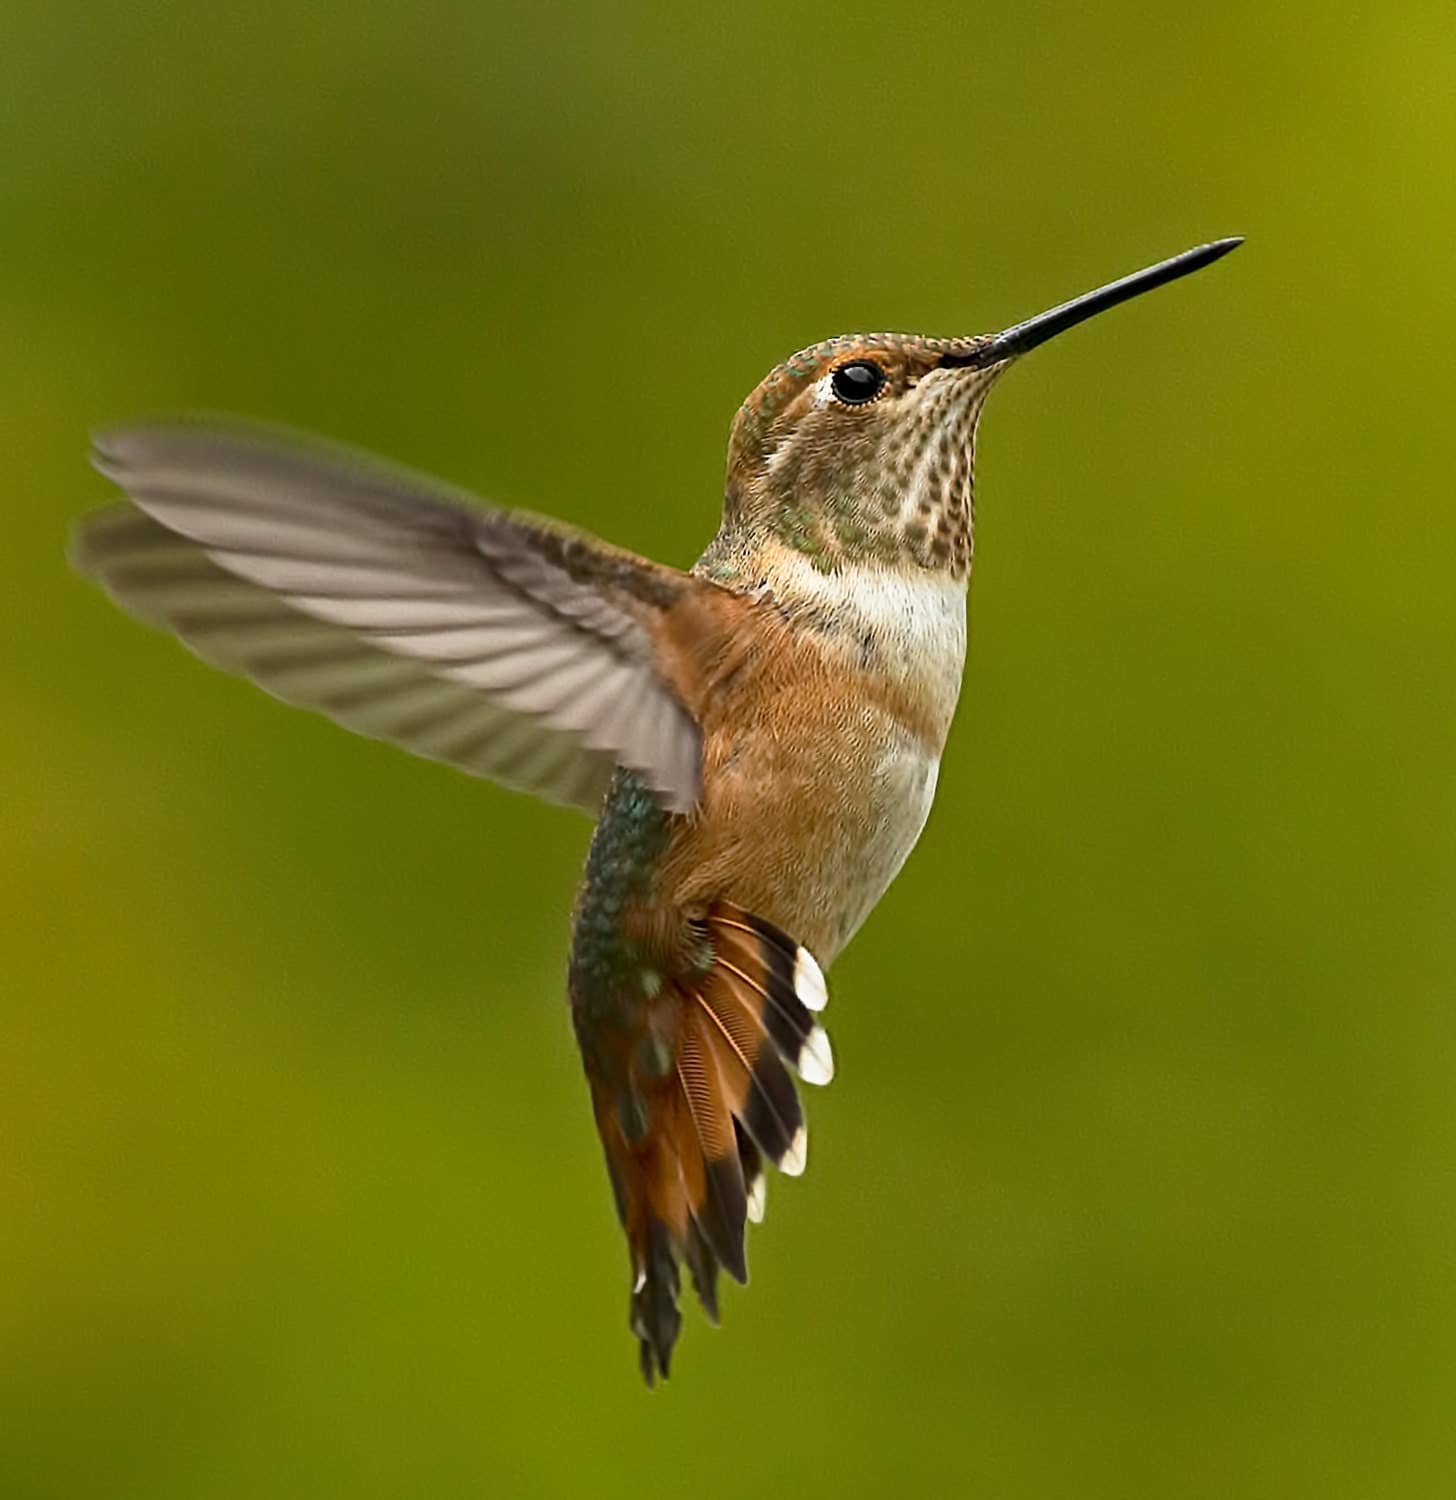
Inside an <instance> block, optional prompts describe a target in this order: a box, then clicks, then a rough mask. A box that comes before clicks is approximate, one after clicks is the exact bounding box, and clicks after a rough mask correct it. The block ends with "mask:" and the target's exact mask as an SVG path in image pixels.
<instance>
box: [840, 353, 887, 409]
mask: <svg viewBox="0 0 1456 1500" xmlns="http://www.w3.org/2000/svg"><path fill="white" fill-rule="evenodd" d="M829 383H830V385H831V386H833V388H834V394H835V395H836V396H838V397H839V399H840V400H841V401H843V402H844V404H845V405H846V406H863V405H864V404H865V402H866V401H873V400H874V399H875V397H876V396H878V395H879V394H880V392H881V391H882V390H884V388H885V372H884V371H883V370H882V369H881V368H880V367H879V366H878V365H877V364H875V363H874V362H873V361H871V360H868V359H856V360H851V361H850V362H849V364H847V365H840V367H839V368H838V369H837V370H836V371H835V372H834V374H833V376H832V377H831V378H830V382H829Z"/></svg>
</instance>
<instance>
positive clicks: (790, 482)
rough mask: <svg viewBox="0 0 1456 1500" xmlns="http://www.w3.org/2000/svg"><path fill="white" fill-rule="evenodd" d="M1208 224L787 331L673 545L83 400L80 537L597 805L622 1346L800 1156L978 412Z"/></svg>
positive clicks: (150, 579)
mask: <svg viewBox="0 0 1456 1500" xmlns="http://www.w3.org/2000/svg"><path fill="white" fill-rule="evenodd" d="M1239 243H1241V241H1240V240H1239V239H1238V238H1229V239H1221V240H1216V241H1213V242H1212V243H1209V244H1206V245H1201V246H1198V247H1197V248H1195V249H1192V250H1188V251H1186V252H1184V253H1183V254H1181V255H1177V256H1174V257H1172V258H1171V259H1169V260H1165V261H1162V262H1160V263H1158V264H1157V265H1154V266H1150V267H1148V268H1147V269H1145V270H1142V271H1138V272H1136V273H1134V274H1133V275H1130V276H1126V277H1123V278H1122V279H1121V280H1118V281H1114V282H1112V283H1110V284H1109V285H1107V286H1104V287H1102V288H1100V289H1098V290H1096V291H1093V292H1090V293H1088V294H1086V295H1084V296H1081V297H1077V298H1075V299H1073V300H1072V301H1069V302H1064V303H1062V304H1061V305H1059V306H1057V307H1054V308H1052V309H1051V310H1050V311H1049V312H1044V313H1042V314H1040V315H1039V316H1037V317H1033V318H1029V319H1027V320H1026V321H1024V322H1021V323H1017V324H1016V325H1014V326H1013V327H1011V328H1008V329H1006V330H1005V331H1003V332H1001V333H997V334H989V335H977V336H970V337H952V338H931V337H921V336H917V335H911V334H900V333H873V334H850V335H842V336H839V337H836V338H830V339H827V340H825V341H824V342H822V343H818V344H813V345H811V346H809V347H808V348H805V349H801V350H800V351H799V352H798V353H797V354H794V355H792V356H791V357H790V358H789V359H787V360H785V361H784V362H783V363H782V364H781V365H779V366H778V367H777V368H775V369H774V370H772V371H771V372H770V373H769V374H768V375H767V376H766V377H765V378H764V380H763V381H762V382H761V383H760V384H759V385H758V386H757V388H756V389H755V390H754V391H753V392H752V393H751V394H750V395H749V396H748V398H747V400H746V401H745V402H744V403H743V405H742V407H741V408H740V409H739V411H738V413H737V416H736V417H735V419H734V422H733V425H732V431H731V435H730V440H729V446H728V460H727V471H726V479H725V485H724V496H723V509H722V521H721V525H720V527H719V530H718V533H717V535H716V536H715V537H714V538H713V540H712V541H711V542H710V543H709V545H708V547H707V550H706V551H705V552H704V553H703V554H702V556H701V557H700V558H699V559H698V561H697V563H696V564H695V565H694V567H693V568H692V569H691V570H690V571H682V570H679V569H677V568H674V567H669V566H666V565H664V564H661V563H657V562H653V561H651V560H649V559H647V558H645V557H640V556H637V555H636V554H634V553H632V552H628V551H625V550H622V549H620V548H617V547H613V546H610V545H608V544H607V543H605V542H602V541H599V540H597V539H596V538H594V537H591V536H588V535H585V534H584V533H582V532H580V531H577V530H574V529H572V528H570V527H568V526H565V525H562V524H560V523H558V522H556V521H552V520H547V519H542V518H540V517H537V516H534V515H530V514H526V513H523V512H518V511H509V512H508V511H504V510H501V509H497V508H490V507H488V506H486V505H485V504H483V503H482V502H480V501H478V500H476V499H475V498H474V497H473V496H471V495H469V494H467V493H465V492H463V491H460V490H456V489H454V488H452V487H450V486H448V485H446V484H443V483H440V482H439V481H436V480H432V479H428V478H425V477H423V476H421V475H418V474H415V473H412V472H409V471H407V470H404V469H400V468H395V467H392V466H389V465H387V464H385V463H383V462H382V461H379V460H376V459H373V458H369V457H366V456H364V455H361V454H357V453H353V452H351V451H349V450H345V449H341V448H336V447H332V446H327V445H324V444H322V443H319V442H317V441H314V440H305V439H302V438H299V437H296V436H292V435H286V434H283V433H281V432H278V431H275V430H273V429H270V428H257V427H250V426H242V425H230V424H218V423H214V422H206V421H182V422H164V423H154V424H150V425H136V426H128V427H121V428H117V429H114V430H108V431H104V432H102V433H101V434H99V435H98V436H97V438H96V440H95V450H94V463H95V466H96V468H97V469H98V470H99V471H100V472H101V473H102V474H103V475H104V476H105V477H106V478H107V479H109V480H111V481H112V482H114V483H115V484H116V485H117V486H118V487H119V488H120V489H121V491H122V492H123V493H124V496H125V498H124V499H123V500H122V501H120V502H119V503H113V504H112V505H111V506H110V507H108V508H107V509H105V510H101V511H98V512H96V513H94V514H93V515H91V516H89V517H87V518H85V519H84V520H83V521H82V522H81V523H80V524H79V525H78V526H77V528H76V530H75V532H74V534H73V538H72V548H71V556H72V560H73V562H74V564H75V566H76V567H77V568H78V569H79V570H80V571H81V572H82V573H83V574H85V575H87V576H89V577H90V578H92V579H94V580H95V581H96V582H98V583H99V584H100V585H101V586H102V587H103V588H104V589H105V590H106V591H107V592H108V593H109V594H110V595H111V596H112V597H113V598H114V599H115V600H116V602H117V603H119V604H120V605H121V606H122V608H123V609H125V610H127V611H128V612H130V613H131V614H133V615H135V616H137V617H139V618H140V619H142V620H144V621H147V622H149V623H152V624H154V625H159V626H161V627H164V628H165V629H167V630H169V631H171V632H172V633H173V634H174V635H176V636H178V637H179V638H180V639H181V640H182V641H183V642H184V643H185V644H186V645H187V646H189V647H190V648H191V649H192V650H193V651H194V652H195V653H196V654H197V655H198V656H200V657H202V658H203V659H204V660H205V661H208V662H210V663H212V664H214V665H215V666H218V667H221V668H223V669H225V670H226V671H229V672H232V673H235V674H237V675H240V676H242V677H246V678H249V679H251V680H252V681H253V682H255V683H257V684H258V685H259V686H260V687H262V688H263V689H265V690H266V691H267V692H269V693H271V694H273V695H274V696H276V697H278V698H280V699H282V700H283V701H285V702H288V703H293V704H298V705H301V706H303V707H306V708H309V709H313V710H315V711H317V712H320V713H323V714H325V715H327V716H328V717H329V718H331V719H333V720H335V721H336V722H338V723H340V724H342V725H344V726H345V727H347V728H349V729H352V730H355V731H357V732H358V733H361V734H364V735H369V736H372V737H375V738H378V739H382V740H387V741H391V742H393V743H395V744H398V745H400V746H403V747H404V748H405V749H407V750H410V751H412V752H414V753H415V754H417V755H422V756H426V757H429V758H432V759H435V760H439V761H443V762H446V763H448V764H449V765H452V766H455V767H457V768H459V769H460V770H462V771H466V772H469V773H470V774H472V775H476V776H483V777H489V778H491V779H493V780H495V781H498V782H501V783H504V784H505V785H507V786H510V787H514V788H518V789H522V790H526V791H529V792H533V793H535V794H536V795H538V796H540V797H543V798H546V799H548V800H550V801H553V802H557V803H562V804H566V805H569V806H572V807H577V808H580V809H582V810H584V811H585V812H587V813H589V814H590V815H592V816H593V817H595V818H596V828H595V832H594V834H593V837H592V840H591V844H590V849H589V853H588V855H587V861H586V870H585V874H584V876H583V879H582V883H581V886H580V890H579V894H578V896H577V900H576V906H575V914H574V920H573V928H572V944H571V954H570V960H569V965H568V971H567V992H568V996H569V1000H570V1012H571V1018H572V1023H573V1028H574V1031H575V1034H576V1039H577V1042H578V1044H579V1046H580V1051H581V1058H582V1063H583V1067H584V1071H585V1074H586V1080H587V1084H588V1091H589V1094H590V1101H591V1108H592V1112H593V1115H594V1118H595V1123H596V1128H597V1131H598V1133H599V1135H600V1137H601V1144H602V1148H603V1150H604V1153H605V1157H606V1165H607V1175H608V1177H609V1179H610V1182H611V1188H612V1193H613V1197H614V1200H615V1204H616V1211H617V1215H618V1218H619V1220H620V1222H621V1225H622V1228H623V1230H624V1231H625V1236H626V1241H627V1251H628V1260H629V1281H630V1293H629V1322H630V1328H631V1331H632V1333H633V1335H634V1336H635V1338H636V1340H637V1346H638V1348H637V1352H638V1360H639V1364H640V1367H641V1371H642V1375H643V1377H644V1378H645V1379H646V1381H647V1383H648V1384H649V1385H651V1384H652V1383H653V1382H654V1381H655V1379H657V1378H658V1377H659V1376H661V1377H666V1376H667V1375H668V1373H669V1367H670V1363H671V1359H672V1353H673V1348H674V1345H675V1343H676V1341H677V1339H678V1335H679V1332H680V1329H681V1323H682V1317H681V1312H680V1307H679V1301H680V1278H681V1274H682V1272H683V1270H684V1269H685V1270H686V1272H687V1275H688V1276H689V1277H690V1278H691V1281H692V1284H693V1288H694V1290H695V1291H696V1294H697V1297H698V1300H699V1301H700V1302H701V1304H702V1306H703V1309H704V1310H705V1312H706V1314H707V1317H708V1318H709V1320H710V1321H712V1322H715V1323H716V1322H717V1319H718V1274H719V1271H720V1269H721V1270H722V1271H723V1272H726V1273H727V1275H729V1276H731V1277H732V1278H733V1279H734V1280H736V1281H738V1282H740V1283H742V1282H745V1281H746V1280H747V1275H748V1267H747V1260H746V1255H745V1244H744V1241H745V1225H746V1222H747V1221H753V1222H755V1223H757V1222H759V1221H761V1220H762V1218H763V1212H764V1178H765V1170H766V1166H767V1165H768V1164H770V1163H771V1164H772V1165H773V1166H774V1167H775V1168H776V1169H777V1170H778V1171H779V1172H781V1173H784V1174H786V1175H788V1176H797V1175H798V1174H799V1173H802V1172H803V1170H804V1167H805V1163H806V1160H807V1153H806V1147H807V1133H806V1130H805V1124H804V1114H803V1110H802V1107H801V1104H800V1100H799V1097H798V1093H797V1090H796V1088H795V1084H794V1076H795V1075H797V1077H798V1078H799V1079H800V1080H801V1081H802V1082H804V1083H809V1084H825V1083H828V1082H829V1081H830V1079H831V1078H832V1077H833V1074H834V1055H833V1051H832V1049H831V1047H830V1043H829V1038H828V1036H827V1034H826V1033H825V1030H824V1028H823V1025H822V1024H821V1020H820V1017H821V1014H822V1012H823V1010H824V1006H825V1002H826V1000H827V998H828V992H827V988H826V984H825V978H824V974H825V970H826V969H828V968H829V966H830V965H831V963H832V962H833V960H834V959H835V957H836V956H837V955H838V954H839V953H840V951H841V950H842V949H843V948H844V946H845V944H846V943H847V942H848V941H849V940H850V938H851V937H852V936H853V935H854V933H855V932H856V930H857V929H858V928H859V926H860V924H861V923H862V922H863V921H864V920H865V918H866V917H867V916H868V915H869V912H870V910H871V909H872V908H873V907H874V905H875V903H876V902H877V901H878V900H879V899H880V897H881V896H882V895H883V894H884V892H885V890H886V888H887V887H888V886H889V884H890V882H891V881H892V880H893V879H894V877H895V875H896V874H897V873H898V872H899V870H900V868H901V866H902V865H903V864H904V862H905V859H906V857H907V856H908V855H909V853H910V851H911V849H912V847H913V846H914V844H915V842H916V840H917V839H918V838H919V836H920V832H921V830H922V828H923V827H924V825H925V820H926V817H927V815H928V814H929V812H930V806H931V801H932V799H933V797H934V795H935V788H936V780H937V775H938V771H939V766H940V759H941V753H942V750H943V748H944V746H945V741H946V735H947V732H948V730H949V728H950V724H951V717H952V715H953V714H954V712H955V708H956V702H957V699H958V697H959V695H960V687H961V678H962V672H963V668H964V664H965V655H966V595H967V587H968V584H969V580H970V574H971V556H972V547H973V517H974V505H973V489H974V471H975V448H976V431H977V426H978V423H979V420H980V415H981V409H982V406H983V404H984V403H985V400H986V396H987V394H988V393H989V391H990V390H991V388H992V386H993V385H994V384H995V383H996V381H997V380H998V379H999V378H1000V376H1001V375H1002V373H1003V372H1004V371H1005V370H1006V369H1007V368H1008V367H1009V366H1010V365H1011V364H1012V363H1013V362H1014V361H1015V360H1017V359H1018V358H1019V357H1020V356H1021V355H1023V354H1025V353H1027V352H1028V351H1029V350H1031V349H1034V348H1035V347H1036V346H1037V345H1039V344H1042V343H1045V342H1046V341H1047V340H1048V339H1050V338H1053V337H1054V336H1055V335H1057V334H1059V333H1062V332H1064V331H1065V330H1067V329H1069V328H1071V327H1073V326H1074V325H1076V324H1078V323H1081V322H1083V321H1084V320H1085V319H1087V318H1090V317H1092V316H1093V315H1094V314H1096V313H1100V312H1102V311H1104V310H1106V309H1107V308H1110V307H1113V306H1115V305H1117V304H1118V303H1120V302H1123V301H1126V300H1127V299H1128V298H1131V297H1136V296H1138V295H1140V294H1141V293H1143V292H1146V291H1149V290H1151V289H1152V288H1154V287H1158V286H1161V285H1163V284H1164V283H1166V282H1169V281H1172V280H1174V279H1176V278H1178V277H1181V276H1185V275H1187V274H1188V273H1189V272H1191V271H1195V270H1197V269H1199V268H1200V267H1202V266H1206V265H1208V264H1209V263H1210V262H1212V261H1214V260H1217V259H1218V258H1219V257H1220V256H1222V255H1225V254H1227V253H1228V252H1229V251H1230V250H1232V249H1233V248H1234V247H1235V246H1237V245H1238V244H1239Z"/></svg>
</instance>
